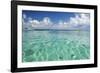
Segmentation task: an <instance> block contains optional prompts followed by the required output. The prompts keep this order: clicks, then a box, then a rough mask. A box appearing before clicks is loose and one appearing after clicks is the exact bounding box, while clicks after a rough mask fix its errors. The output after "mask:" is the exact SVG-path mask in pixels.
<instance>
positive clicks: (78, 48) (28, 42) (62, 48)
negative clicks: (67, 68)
mask: <svg viewBox="0 0 100 73" xmlns="http://www.w3.org/2000/svg"><path fill="white" fill-rule="evenodd" d="M89 58H90V32H89V31H50V30H49V31H34V30H32V31H23V36H22V61H23V62H36V61H37V62H38V61H65V60H82V59H89Z"/></svg>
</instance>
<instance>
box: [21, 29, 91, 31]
mask: <svg viewBox="0 0 100 73" xmlns="http://www.w3.org/2000/svg"><path fill="white" fill-rule="evenodd" d="M23 31H90V30H78V29H77V30H71V29H32V30H28V29H26V30H23Z"/></svg>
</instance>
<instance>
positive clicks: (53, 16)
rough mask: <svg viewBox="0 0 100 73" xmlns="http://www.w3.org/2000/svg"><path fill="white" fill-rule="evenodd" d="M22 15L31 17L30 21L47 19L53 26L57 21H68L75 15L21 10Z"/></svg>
mask: <svg viewBox="0 0 100 73" xmlns="http://www.w3.org/2000/svg"><path fill="white" fill-rule="evenodd" d="M23 14H25V15H27V18H28V17H31V18H32V19H37V20H39V21H40V20H42V19H43V18H44V17H49V18H50V19H51V20H52V22H54V23H55V24H57V23H58V20H62V21H68V20H69V18H70V17H74V16H75V13H71V12H48V11H29V10H28V11H27V10H23Z"/></svg>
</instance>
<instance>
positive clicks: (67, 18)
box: [22, 10, 90, 29]
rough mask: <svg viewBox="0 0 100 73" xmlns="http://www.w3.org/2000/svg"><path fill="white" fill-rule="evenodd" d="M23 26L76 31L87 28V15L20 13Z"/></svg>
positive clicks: (88, 20)
mask: <svg viewBox="0 0 100 73" xmlns="http://www.w3.org/2000/svg"><path fill="white" fill-rule="evenodd" d="M22 15H23V16H22V19H23V23H24V24H25V26H27V27H29V26H28V25H30V26H31V28H37V29H38V28H42V29H78V28H82V29H83V28H84V29H85V28H86V29H87V28H89V26H90V15H89V13H75V12H51V11H30V10H23V11H22Z"/></svg>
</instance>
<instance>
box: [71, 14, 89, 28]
mask: <svg viewBox="0 0 100 73" xmlns="http://www.w3.org/2000/svg"><path fill="white" fill-rule="evenodd" d="M89 23H90V18H89V15H88V14H84V13H82V14H76V15H75V17H70V21H69V24H70V25H72V26H78V25H89Z"/></svg>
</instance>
